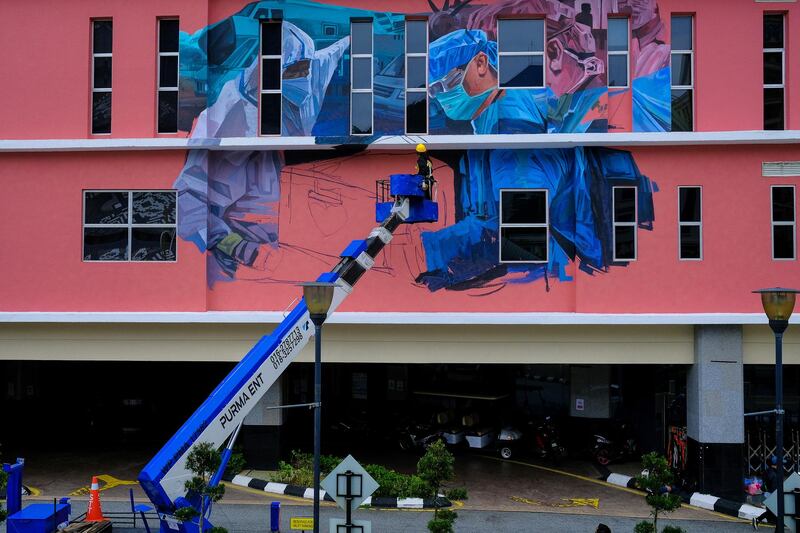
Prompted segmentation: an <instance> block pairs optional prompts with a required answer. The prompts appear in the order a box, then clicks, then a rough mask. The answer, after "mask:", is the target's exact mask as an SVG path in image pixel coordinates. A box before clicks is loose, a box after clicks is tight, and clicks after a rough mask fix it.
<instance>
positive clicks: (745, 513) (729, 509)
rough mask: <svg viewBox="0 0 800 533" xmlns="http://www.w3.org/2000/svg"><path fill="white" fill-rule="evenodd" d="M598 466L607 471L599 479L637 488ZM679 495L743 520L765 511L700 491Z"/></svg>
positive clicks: (633, 481)
mask: <svg viewBox="0 0 800 533" xmlns="http://www.w3.org/2000/svg"><path fill="white" fill-rule="evenodd" d="M598 468H599V469H601V470H603V471H604V472H607V473H604V474H603V475H602V476H601V477H600V479H601V480H603V481H605V482H606V483H611V484H612V485H617V486H619V487H625V488H628V489H635V490H639V489H638V488H637V487H636V479H635V478H633V477H631V476H626V475H624V474H615V473H613V472H611V471H610V470H608V468H605V467H603V466H598ZM680 496H681V501H682V502H683V503H688V504H689V505H692V506H694V507H699V508H701V509H706V510H707V511H715V512H717V513H722V514H724V515H728V516H733V517H736V518H742V519H744V520H752V519H754V518H758V517H760V516H761V515H762V514H764V512H765V509H762V508H761V507H756V506H755V505H750V504H749V503H741V502H735V501H733V500H726V499H724V498H718V497H717V496H712V495H710V494H702V493H700V492H693V493H692V494H691V495H689V494H681V495H680Z"/></svg>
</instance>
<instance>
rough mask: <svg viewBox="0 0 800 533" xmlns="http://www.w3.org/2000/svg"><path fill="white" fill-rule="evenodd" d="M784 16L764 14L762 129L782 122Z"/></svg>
mask: <svg viewBox="0 0 800 533" xmlns="http://www.w3.org/2000/svg"><path fill="white" fill-rule="evenodd" d="M783 28H784V17H783V15H781V14H769V13H768V14H765V15H764V129H765V130H782V129H783V124H784V44H783Z"/></svg>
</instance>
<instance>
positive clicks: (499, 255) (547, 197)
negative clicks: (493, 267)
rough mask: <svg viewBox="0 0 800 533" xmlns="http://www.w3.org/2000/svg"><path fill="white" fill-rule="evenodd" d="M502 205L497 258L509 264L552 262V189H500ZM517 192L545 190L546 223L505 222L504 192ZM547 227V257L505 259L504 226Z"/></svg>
mask: <svg viewBox="0 0 800 533" xmlns="http://www.w3.org/2000/svg"><path fill="white" fill-rule="evenodd" d="M499 192H500V206H499V209H498V218H497V221H498V230H497V258H498V260H499V262H500V264H509V265H546V264H548V263H549V262H550V191H549V190H548V189H543V188H512V189H500V191H499ZM515 192H526V193H530V192H543V193H544V202H545V203H544V205H545V217H544V220H545V221H544V223H540V222H539V223H524V224H520V223H505V224H504V223H503V194H504V193H515ZM542 227H543V228H545V231H546V234H545V235H546V237H545V253H546V258H545V259H544V260H540V261H504V260H503V228H542Z"/></svg>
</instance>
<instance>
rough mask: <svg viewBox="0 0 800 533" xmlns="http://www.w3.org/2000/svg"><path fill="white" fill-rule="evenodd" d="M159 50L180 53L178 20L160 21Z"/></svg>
mask: <svg viewBox="0 0 800 533" xmlns="http://www.w3.org/2000/svg"><path fill="white" fill-rule="evenodd" d="M158 50H159V51H160V52H177V51H178V20H177V19H165V20H161V21H159V30H158Z"/></svg>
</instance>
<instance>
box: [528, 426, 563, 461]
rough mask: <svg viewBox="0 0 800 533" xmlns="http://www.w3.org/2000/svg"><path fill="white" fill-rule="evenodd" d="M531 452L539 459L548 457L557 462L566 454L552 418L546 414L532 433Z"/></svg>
mask: <svg viewBox="0 0 800 533" xmlns="http://www.w3.org/2000/svg"><path fill="white" fill-rule="evenodd" d="M533 452H534V453H535V454H536V456H537V457H539V458H540V459H550V460H551V461H553V462H554V463H555V464H559V463H560V462H561V459H563V458H564V457H566V456H567V449H566V448H565V447H564V446H563V445H562V441H561V436H560V434H559V431H558V427H556V425H555V423H554V422H553V420H552V418H550V417H549V416H546V417H545V418H544V420H542V421H541V422H540V423H539V424H536V429H535V431H534V433H533Z"/></svg>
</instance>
